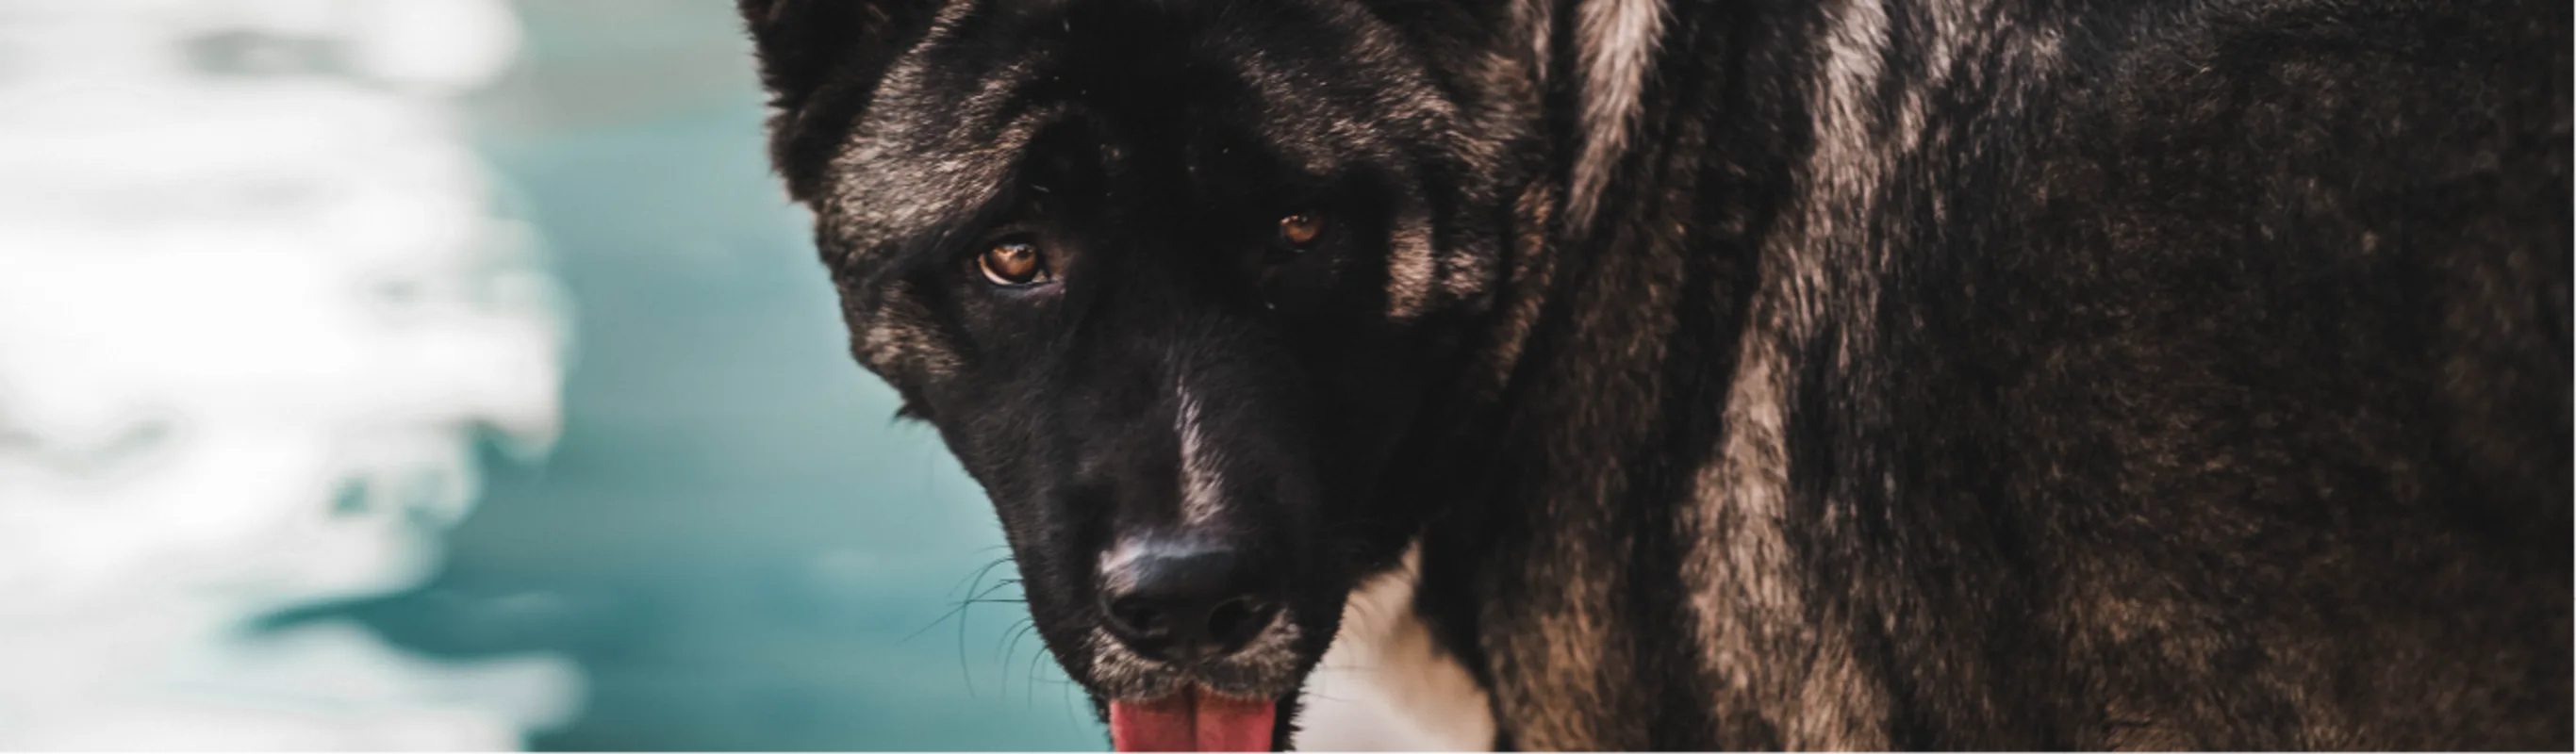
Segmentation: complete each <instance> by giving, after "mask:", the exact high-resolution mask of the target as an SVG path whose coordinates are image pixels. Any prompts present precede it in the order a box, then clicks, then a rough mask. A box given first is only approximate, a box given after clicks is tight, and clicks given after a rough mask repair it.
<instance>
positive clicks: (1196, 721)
mask: <svg viewBox="0 0 2576 754" xmlns="http://www.w3.org/2000/svg"><path fill="white" fill-rule="evenodd" d="M1278 721H1279V703H1278V702H1275V701H1271V700H1268V699H1240V698H1236V697H1231V696H1226V695H1224V694H1220V693H1217V692H1214V691H1210V690H1208V689H1206V688H1203V687H1200V686H1198V685H1196V684H1191V685H1188V686H1184V687H1182V688H1181V689H1180V690H1179V691H1176V692H1173V693H1172V694H1170V695H1167V696H1164V697H1162V698H1160V699H1154V700H1150V701H1141V702H1132V701H1113V702H1110V703H1109V738H1110V744H1111V746H1112V747H1114V748H1116V749H1117V750H1119V751H1269V750H1270V739H1271V730H1272V729H1273V728H1274V727H1276V726H1277V724H1278Z"/></svg>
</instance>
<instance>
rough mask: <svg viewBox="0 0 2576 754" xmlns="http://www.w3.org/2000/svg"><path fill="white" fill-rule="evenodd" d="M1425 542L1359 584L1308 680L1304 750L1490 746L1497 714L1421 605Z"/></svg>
mask: <svg viewBox="0 0 2576 754" xmlns="http://www.w3.org/2000/svg"><path fill="white" fill-rule="evenodd" d="M1421 554H1422V553H1421V547H1420V546H1418V545H1417V546H1416V547H1415V548H1414V549H1412V550H1410V551H1407V552H1406V553H1405V554H1404V561H1403V563H1402V564H1401V565H1399V566H1397V567H1396V569H1395V570H1394V571H1392V572H1389V573H1386V574H1384V575H1381V576H1379V577H1377V578H1375V579H1372V580H1370V581H1369V582H1368V583H1366V584H1363V585H1362V586H1361V587H1360V588H1359V589H1357V590H1354V591H1352V592H1351V599H1350V602H1349V603H1348V604H1345V605H1344V606H1343V607H1342V629H1341V634H1340V635H1338V636H1336V637H1334V639H1333V648H1332V649H1331V650H1330V651H1327V652H1325V653H1324V660H1323V662H1322V664H1321V665H1320V666H1319V667H1317V668H1316V670H1315V674H1314V675H1313V676H1311V677H1310V678H1308V680H1307V681H1306V695H1305V702H1304V710H1305V711H1304V713H1303V714H1301V715H1299V716H1298V727H1299V731H1298V733H1297V739H1296V742H1295V743H1296V748H1298V749H1300V750H1305V751H1483V750H1486V749H1490V748H1493V744H1494V717H1493V711H1492V708H1490V707H1488V706H1487V705H1486V701H1485V690H1484V689H1481V688H1478V687H1477V686H1476V681H1475V679H1474V678H1472V677H1470V676H1468V674H1467V669H1466V667H1464V666H1461V665H1459V664H1458V660H1457V658H1455V657H1453V656H1451V655H1450V654H1449V653H1448V651H1447V650H1444V649H1442V648H1441V647H1440V645H1439V644H1438V643H1437V642H1436V641H1434V640H1433V639H1432V637H1431V629H1430V627H1429V626H1426V625H1424V624H1423V623H1422V621H1421V619H1419V618H1417V617H1415V616H1414V613H1413V590H1414V585H1415V584H1416V583H1417V582H1418V581H1419V579H1420V576H1419V574H1420V563H1421Z"/></svg>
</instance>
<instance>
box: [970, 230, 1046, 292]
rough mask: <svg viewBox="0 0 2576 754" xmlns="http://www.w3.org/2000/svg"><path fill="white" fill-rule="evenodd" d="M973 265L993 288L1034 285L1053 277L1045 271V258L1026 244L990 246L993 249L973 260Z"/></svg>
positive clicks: (1014, 242)
mask: <svg viewBox="0 0 2576 754" xmlns="http://www.w3.org/2000/svg"><path fill="white" fill-rule="evenodd" d="M975 266H976V267H977V268H979V269H982V270H983V271H984V279H985V280H990V281H993V284H994V285H1007V286H1022V285H1036V284H1038V283H1043V282H1046V281H1048V280H1052V279H1054V277H1055V275H1054V274H1053V273H1051V272H1049V271H1048V270H1047V268H1046V258H1045V256H1043V255H1041V254H1039V253H1038V247H1037V246H1036V245H1035V244H1031V243H1028V242H1026V241H1005V242H1002V243H997V244H993V248H990V249H985V250H984V254H983V255H982V256H979V257H976V258H975Z"/></svg>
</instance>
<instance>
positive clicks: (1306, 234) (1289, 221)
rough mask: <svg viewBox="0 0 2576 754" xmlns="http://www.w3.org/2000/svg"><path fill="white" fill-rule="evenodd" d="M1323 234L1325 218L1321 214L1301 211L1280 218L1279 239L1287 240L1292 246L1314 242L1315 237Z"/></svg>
mask: <svg viewBox="0 0 2576 754" xmlns="http://www.w3.org/2000/svg"><path fill="white" fill-rule="evenodd" d="M1322 235H1324V218H1323V216H1321V215H1316V214H1313V213H1309V212H1299V213H1297V214H1294V215H1289V216H1287V217H1282V218H1279V240H1282V241H1286V242H1288V244H1289V245H1291V246H1304V245H1306V244H1310V243H1314V242H1315V239H1316V238H1317V237H1319V236H1322Z"/></svg>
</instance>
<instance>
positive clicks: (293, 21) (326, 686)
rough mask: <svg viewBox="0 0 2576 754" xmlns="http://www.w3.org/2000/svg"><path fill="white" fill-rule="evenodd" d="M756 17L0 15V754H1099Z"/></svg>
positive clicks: (86, 1)
mask: <svg viewBox="0 0 2576 754" xmlns="http://www.w3.org/2000/svg"><path fill="white" fill-rule="evenodd" d="M729 6H730V4H729V3H722V2H707V1H705V0H688V1H682V0H535V1H533V2H527V3H503V2H498V1H497V0H438V1H437V2H419V1H418V0H6V2H0V593H6V594H8V595H10V599H9V600H7V601H6V602H5V603H0V748H5V749H30V748H135V747H177V748H191V749H201V748H359V749H383V748H468V749H480V748H512V747H522V746H524V747H529V748H536V749H647V750H668V749H697V750H703V749H717V750H728V749H1097V748H1101V747H1103V745H1104V744H1105V739H1104V737H1103V736H1102V734H1101V732H1100V730H1099V728H1098V725H1097V724H1096V723H1095V722H1094V721H1093V720H1092V718H1091V712H1090V710H1089V707H1088V704H1087V703H1086V702H1084V701H1082V699H1081V697H1080V694H1079V692H1078V690H1077V689H1075V688H1074V687H1072V686H1071V685H1070V684H1067V683H1066V682H1065V681H1064V679H1063V677H1062V675H1061V673H1060V671H1059V670H1058V669H1057V668H1056V667H1055V666H1054V664H1053V661H1052V660H1051V659H1049V658H1047V657H1046V656H1045V655H1044V653H1043V651H1042V650H1041V649H1040V647H1039V646H1038V642H1037V641H1036V639H1035V638H1034V637H1033V636H1029V635H1028V634H1027V633H1026V632H1025V630H1024V629H1025V626H1026V623H1025V619H1026V617H1027V616H1026V612H1025V610H1024V609H1023V608H1022V607H1021V606H1020V605H1019V604H1018V603H1017V602H1016V601H1015V600H1016V599H1017V597H1018V592H1017V590H1016V588H1015V587H1013V586H1011V585H1010V584H1009V582H1008V579H1010V578H1011V576H1012V574H1011V571H1010V565H1009V564H1008V563H1007V562H1006V561H1004V560H1003V555H1004V554H1005V553H1004V551H1003V550H1002V548H1001V545H1000V537H999V533H998V531H997V530H996V528H995V526H994V524H993V518H992V513H991V511H990V509H989V508H988V507H987V505H986V503H985V502H984V501H983V498H982V495H981V492H980V490H978V489H977V488H976V487H975V485H974V483H973V482H971V481H970V480H968V479H966V478H965V477H964V475H963V474H962V473H961V472H960V471H959V470H958V469H957V468H956V466H955V462H954V461H953V460H951V459H950V458H949V457H948V455H947V453H946V452H945V451H944V450H943V449H942V448H940V447H939V442H938V438H937V437H936V435H935V434H933V433H932V432H931V431H929V430H928V429H927V428H925V427H920V426H917V425H904V424H896V423H894V422H893V421H892V420H891V419H890V417H891V415H892V413H893V411H894V409H895V400H894V397H893V395H892V393H891V391H890V390H889V389H887V388H886V387H885V386H884V385H883V384H881V383H880V382H878V381H877V380H876V379H875V378H874V377H873V376H870V375H868V374H867V373H865V372H864V371H862V370H861V369H860V368H859V367H858V366H856V365H855V364H854V363H853V362H852V361H851V360H850V359H849V357H848V355H847V351H846V340H845V333H844V332H843V330H842V325H841V323H840V320H839V317H838V313H837V308H836V304H835V301H834V300H833V295H832V291H831V289H830V288H829V286H828V285H827V282H826V279H825V276H824V273H823V270H822V269H821V267H820V264H819V263H818V262H817V261H816V259H815V255H814V253H813V251H812V249H811V247H810V245H809V242H808V240H807V236H806V233H807V226H806V220H805V217H804V216H803V214H802V212H801V210H799V209H797V208H796V207H794V206H792V205H790V204H788V203H787V202H786V201H785V199H784V197H783V192H782V190H781V189H780V188H779V186H778V184H777V183H776V181H775V180H773V179H772V178H771V176H770V175H769V174H768V171H767V166H766V165H765V163H764V162H763V155H764V153H763V149H762V141H761V139H762V136H761V132H760V124H761V118H762V115H763V114H762V111H761V95H760V93H759V92H758V91H757V88H756V83H755V81H754V78H753V68H752V62H751V60H750V58H749V53H748V49H747V48H748V45H747V43H746V42H745V40H744V39H743V37H742V35H741V34H740V32H739V30H738V29H739V27H738V25H737V22H736V20H735V19H734V17H733V16H732V13H731V10H730V8H729ZM961 608H962V609H961Z"/></svg>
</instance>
